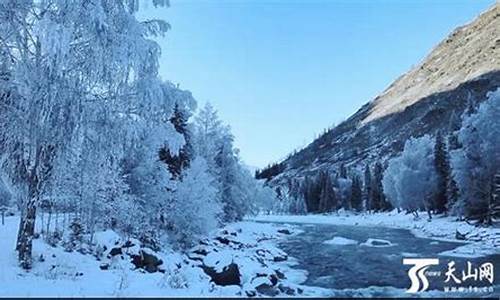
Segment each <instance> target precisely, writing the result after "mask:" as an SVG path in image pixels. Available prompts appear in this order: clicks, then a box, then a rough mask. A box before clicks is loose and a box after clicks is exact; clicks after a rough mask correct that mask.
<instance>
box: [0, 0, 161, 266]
mask: <svg viewBox="0 0 500 300" xmlns="http://www.w3.org/2000/svg"><path fill="white" fill-rule="evenodd" d="M137 9H138V5H137V2H136V1H95V2H92V1H91V2H89V1H83V0H81V1H76V2H71V3H70V2H68V1H63V0H48V1H33V2H32V1H22V2H18V1H1V2H0V24H2V25H0V26H1V28H0V40H1V41H2V43H1V44H0V53H2V56H4V57H6V58H8V60H7V62H8V63H2V70H3V71H5V72H4V76H5V78H4V79H3V80H2V84H1V86H0V90H2V95H4V96H2V99H3V101H2V102H3V103H2V104H4V105H2V110H1V111H0V113H1V114H2V116H1V117H0V133H1V134H2V137H1V138H0V140H1V141H2V144H3V145H2V148H3V150H4V152H5V153H6V155H7V156H8V160H7V162H6V164H4V167H5V168H6V169H7V171H8V173H9V176H10V177H12V181H13V182H14V183H15V184H16V185H17V186H20V187H19V188H18V189H19V190H25V191H26V192H25V193H24V199H23V203H22V205H21V208H22V218H21V223H20V227H19V236H18V243H17V247H16V248H17V250H18V252H19V261H20V263H21V266H22V267H24V268H26V269H28V268H30V267H31V244H32V243H31V240H32V237H33V234H34V224H35V218H36V208H37V203H38V201H39V200H40V199H41V198H43V194H42V192H43V191H45V190H48V189H47V188H46V186H45V185H46V184H48V183H49V182H50V177H51V176H52V172H53V166H54V164H53V160H54V158H55V157H58V156H59V154H61V153H64V152H66V151H69V150H68V148H69V147H70V146H71V141H72V139H73V136H74V135H75V130H76V129H77V128H78V127H79V125H80V121H81V120H82V116H83V115H85V114H86V113H89V112H92V111H95V109H99V108H106V111H107V112H109V114H108V115H114V116H115V117H116V116H117V115H118V114H120V113H122V114H130V109H131V108H132V107H133V106H131V105H130V102H131V101H134V100H136V98H134V97H132V96H131V95H139V94H141V93H137V91H139V89H137V88H135V86H136V85H140V84H141V82H148V83H150V82H151V81H150V79H151V77H154V76H156V74H157V72H156V71H157V58H158V55H159V47H158V45H157V44H156V43H154V42H153V41H152V40H150V39H148V36H150V35H155V34H161V33H162V32H164V31H165V30H166V29H167V28H168V26H167V25H166V23H164V22H162V21H155V20H151V21H148V22H144V23H141V22H138V21H137V20H136V19H135V17H134V14H135V12H136V11H137ZM150 88H151V84H148V89H150ZM141 100H142V99H141ZM108 115H106V116H108Z"/></svg>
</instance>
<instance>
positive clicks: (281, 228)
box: [0, 216, 331, 297]
mask: <svg viewBox="0 0 500 300" xmlns="http://www.w3.org/2000/svg"><path fill="white" fill-rule="evenodd" d="M18 224H19V217H18V216H10V217H7V218H5V225H0V248H1V249H4V252H3V253H2V255H0V270H2V272H0V282H2V284H1V285H0V297H29V296H38V297H83V296H85V297H139V296H143V297H165V296H170V297H199V296H205V297H207V296H209V297H235V296H237V297H248V296H257V297H259V296H278V297H279V296H281V297H283V296H288V297H289V296H299V297H304V296H309V297H311V296H313V297H321V296H328V295H330V293H331V292H330V291H329V290H327V289H322V288H315V287H308V286H303V285H301V283H302V282H304V281H305V280H306V279H307V272H305V271H302V270H296V269H294V268H293V267H294V266H295V265H296V264H297V262H296V261H295V260H294V259H293V258H292V257H289V256H288V255H287V253H285V252H283V251H282V250H280V249H279V248H278V247H277V244H278V242H279V241H280V240H282V239H286V238H289V237H292V236H293V235H295V234H298V233H300V230H297V229H296V226H291V225H283V224H264V223H256V222H238V223H233V224H229V225H228V226H226V227H224V228H222V229H220V230H217V231H215V232H213V233H212V234H211V235H210V236H209V237H208V238H206V239H204V240H202V241H200V243H199V244H198V245H197V246H195V247H193V248H191V249H189V250H187V251H185V252H181V251H177V250H174V249H172V248H171V247H170V246H169V245H168V244H164V245H163V247H162V249H161V250H160V249H156V250H153V249H151V248H149V247H148V246H146V245H144V244H142V243H141V242H140V241H138V240H136V239H127V238H124V237H122V236H120V235H119V234H118V233H116V232H114V231H111V230H106V231H101V232H97V233H96V234H95V237H94V243H93V244H92V245H85V246H82V247H79V248H78V249H74V250H69V249H67V248H65V247H64V245H63V243H55V244H52V245H50V244H49V243H47V242H46V241H45V240H44V238H43V237H41V236H38V235H37V238H36V239H35V240H34V241H33V258H34V261H33V269H31V270H30V271H28V272H26V271H24V270H22V269H21V268H19V266H18V262H17V255H16V254H17V253H16V252H15V250H14V249H15V241H16V233H17V227H18ZM39 225H40V224H39V223H37V232H39V229H40V226H39Z"/></svg>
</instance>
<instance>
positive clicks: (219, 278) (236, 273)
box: [201, 263, 241, 286]
mask: <svg viewBox="0 0 500 300" xmlns="http://www.w3.org/2000/svg"><path fill="white" fill-rule="evenodd" d="M201 267H202V269H203V271H204V272H205V273H206V274H207V275H208V276H210V278H211V279H212V281H213V282H214V283H215V284H217V285H221V286H227V285H241V278H240V277H241V274H240V269H239V267H238V265H237V264H235V263H230V264H229V265H227V266H225V267H224V268H223V269H222V271H220V272H217V271H216V270H215V269H214V268H213V267H207V266H206V265H203V266H201Z"/></svg>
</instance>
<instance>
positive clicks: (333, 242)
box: [323, 236, 358, 246]
mask: <svg viewBox="0 0 500 300" xmlns="http://www.w3.org/2000/svg"><path fill="white" fill-rule="evenodd" d="M323 243H324V244H328V245H339V246H344V245H357V244H358V242H357V241H355V240H351V239H347V238H344V237H341V236H336V237H334V238H333V239H331V240H328V241H324V242H323Z"/></svg>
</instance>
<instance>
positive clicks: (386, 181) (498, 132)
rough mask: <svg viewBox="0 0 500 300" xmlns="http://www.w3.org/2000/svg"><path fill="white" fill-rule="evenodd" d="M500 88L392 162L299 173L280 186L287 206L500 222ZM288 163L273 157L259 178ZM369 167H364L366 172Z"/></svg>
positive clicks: (284, 207) (295, 209)
mask: <svg viewBox="0 0 500 300" xmlns="http://www.w3.org/2000/svg"><path fill="white" fill-rule="evenodd" d="M498 120H500V89H499V90H497V91H495V92H491V93H489V94H488V96H487V99H486V101H484V102H483V103H482V104H481V105H476V104H475V103H473V102H470V103H469V106H468V108H467V109H466V110H465V112H464V113H463V115H462V117H461V120H457V118H452V120H451V121H450V125H449V126H450V127H449V128H448V130H446V132H447V133H445V131H444V130H443V131H438V132H436V134H435V135H434V136H432V135H424V136H421V137H415V138H410V139H409V140H407V141H406V142H405V145H404V149H403V151H402V152H401V153H400V154H399V155H397V156H395V157H393V158H391V159H389V160H388V161H385V162H383V163H382V162H381V161H377V162H375V163H374V164H373V165H368V164H367V165H365V167H364V172H360V170H359V169H354V168H353V169H352V170H349V169H348V168H347V167H346V166H345V165H344V164H342V165H340V166H339V167H338V168H337V169H330V170H322V171H319V172H318V173H317V174H315V175H307V176H306V177H305V178H301V179H297V178H296V179H294V180H291V181H289V182H288V183H287V184H285V190H287V193H285V192H284V191H281V190H280V193H279V194H281V197H279V198H280V200H281V201H288V202H289V203H288V204H281V205H280V208H281V209H282V210H288V212H291V213H325V212H332V211H336V210H338V209H341V208H343V209H346V210H352V211H358V212H359V211H369V212H377V211H387V210H391V209H394V208H396V209H398V210H405V211H407V212H408V213H413V214H414V215H415V216H416V217H418V216H419V212H420V211H424V212H426V213H427V214H428V217H429V218H432V215H434V214H444V215H455V216H457V217H458V218H459V219H468V220H477V221H478V222H479V223H483V224H493V223H494V222H495V221H498V220H500V122H498ZM358 168H359V165H358ZM283 169H284V166H283V163H276V164H271V165H269V166H268V167H267V168H265V169H263V170H261V171H259V172H257V174H256V175H257V178H261V179H271V178H273V177H274V176H276V175H277V174H279V173H281V172H282V171H283ZM360 173H362V174H360Z"/></svg>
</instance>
